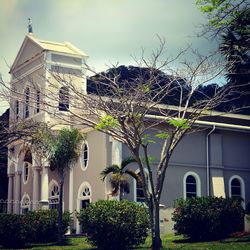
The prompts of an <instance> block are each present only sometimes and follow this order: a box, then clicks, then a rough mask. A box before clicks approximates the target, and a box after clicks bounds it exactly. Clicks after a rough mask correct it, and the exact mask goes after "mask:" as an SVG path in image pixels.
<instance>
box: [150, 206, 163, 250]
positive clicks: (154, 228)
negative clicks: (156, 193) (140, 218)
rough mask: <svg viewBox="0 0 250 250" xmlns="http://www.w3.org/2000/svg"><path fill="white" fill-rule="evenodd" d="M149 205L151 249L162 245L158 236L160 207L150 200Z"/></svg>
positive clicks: (156, 248) (155, 249) (157, 249)
mask: <svg viewBox="0 0 250 250" xmlns="http://www.w3.org/2000/svg"><path fill="white" fill-rule="evenodd" d="M151 203H152V204H151V205H150V206H149V210H150V222H151V235H152V246H151V249H152V250H159V249H161V247H162V242H161V237H160V208H159V204H158V203H155V202H153V201H151Z"/></svg>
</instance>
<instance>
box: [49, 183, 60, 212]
mask: <svg viewBox="0 0 250 250" xmlns="http://www.w3.org/2000/svg"><path fill="white" fill-rule="evenodd" d="M49 187H50V188H49V208H50V209H57V208H58V205H59V186H58V184H57V182H56V181H54V180H52V181H51V183H50V184H49Z"/></svg>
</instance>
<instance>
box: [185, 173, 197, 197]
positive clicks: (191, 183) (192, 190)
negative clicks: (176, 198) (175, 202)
mask: <svg viewBox="0 0 250 250" xmlns="http://www.w3.org/2000/svg"><path fill="white" fill-rule="evenodd" d="M186 197H187V198H191V197H197V184H196V180H195V178H194V177H193V176H192V175H189V176H188V177H187V179H186Z"/></svg>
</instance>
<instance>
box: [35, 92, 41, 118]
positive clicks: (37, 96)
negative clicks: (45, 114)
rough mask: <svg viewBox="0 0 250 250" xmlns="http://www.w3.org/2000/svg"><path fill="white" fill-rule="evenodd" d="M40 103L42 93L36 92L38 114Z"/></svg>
mask: <svg viewBox="0 0 250 250" xmlns="http://www.w3.org/2000/svg"><path fill="white" fill-rule="evenodd" d="M40 101H41V93H40V90H37V92H36V113H39V112H40Z"/></svg>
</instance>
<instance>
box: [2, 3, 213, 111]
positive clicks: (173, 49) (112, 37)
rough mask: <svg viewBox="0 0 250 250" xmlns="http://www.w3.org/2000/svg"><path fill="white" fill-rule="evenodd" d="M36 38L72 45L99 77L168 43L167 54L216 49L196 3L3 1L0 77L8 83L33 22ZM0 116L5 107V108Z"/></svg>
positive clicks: (204, 18) (3, 106)
mask: <svg viewBox="0 0 250 250" xmlns="http://www.w3.org/2000/svg"><path fill="white" fill-rule="evenodd" d="M29 17H31V18H32V22H33V31H34V34H35V35H36V36H37V37H38V38H40V39H44V40H51V41H57V42H63V41H69V42H71V43H72V44H74V45H75V46H77V47H78V48H80V49H81V50H82V51H84V52H85V53H86V54H88V55H89V57H90V58H89V61H88V63H89V64H90V65H91V66H93V67H95V69H96V70H97V71H99V70H103V69H105V68H107V67H106V65H107V64H111V63H117V62H119V64H125V65H129V64H133V59H132V56H134V55H140V52H141V48H142V47H143V48H145V49H146V50H147V51H151V50H152V49H154V48H156V47H157V45H158V40H157V37H156V35H159V36H161V37H164V38H165V39H166V43H167V48H168V54H169V55H175V54H176V53H177V52H178V51H179V50H180V49H181V48H184V47H185V46H186V45H187V44H192V46H193V47H194V48H196V49H198V50H200V51H201V52H203V53H206V52H208V51H210V50H212V49H214V48H216V46H217V44H216V43H213V44H212V43H211V42H209V41H207V40H206V39H204V38H198V37H197V36H196V34H197V33H198V32H199V31H200V29H199V27H200V25H202V24H204V23H206V17H205V16H204V15H202V13H200V11H199V10H198V9H197V7H196V5H195V0H36V1H34V0H0V34H1V42H0V44H1V46H0V73H1V74H2V77H3V79H4V80H5V81H9V75H8V69H9V68H8V67H9V66H10V65H11V64H12V63H13V61H14V59H15V56H16V54H17V52H18V50H19V48H20V46H21V44H22V41H23V39H24V37H25V35H26V34H27V23H28V18H29ZM0 105H1V106H0V113H1V111H2V110H3V109H4V108H5V107H6V105H4V104H3V103H1V102H0Z"/></svg>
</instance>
